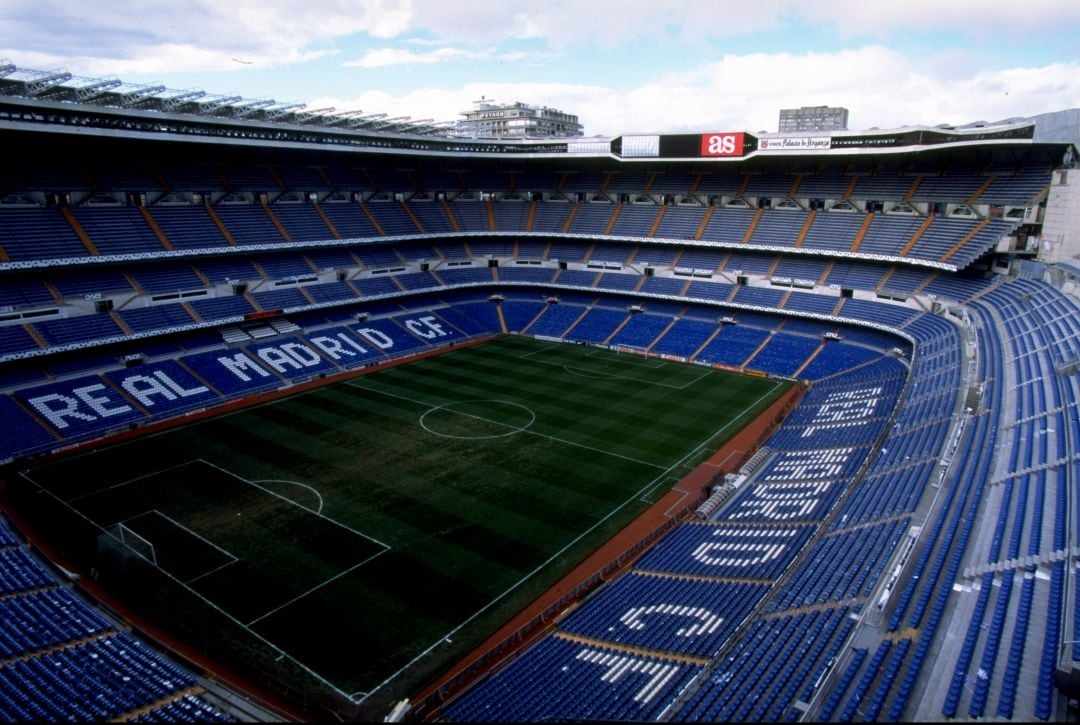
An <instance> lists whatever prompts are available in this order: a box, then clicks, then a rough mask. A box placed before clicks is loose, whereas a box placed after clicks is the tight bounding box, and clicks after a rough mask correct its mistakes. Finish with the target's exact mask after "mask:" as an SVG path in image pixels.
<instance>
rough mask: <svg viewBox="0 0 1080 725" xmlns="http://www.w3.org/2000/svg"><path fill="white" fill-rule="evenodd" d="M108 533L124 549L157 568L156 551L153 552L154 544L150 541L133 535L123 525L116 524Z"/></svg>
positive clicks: (135, 534) (133, 533)
mask: <svg viewBox="0 0 1080 725" xmlns="http://www.w3.org/2000/svg"><path fill="white" fill-rule="evenodd" d="M109 533H110V534H112V535H113V538H115V539H117V540H118V541H119V542H120V543H121V544H123V545H124V546H125V547H126V548H128V549H130V550H131V551H133V552H135V553H136V554H137V555H138V556H140V557H141V558H143V559H145V560H146V561H148V562H150V563H151V564H153V565H154V566H157V563H158V561H157V551H155V550H154V542H152V541H150V539H148V538H146V537H145V536H142V535H140V534H137V533H135V532H134V531H133V530H132V529H130V528H129V527H128V526H127V525H125V524H123V523H118V524H116V525H115V526H113V527H112V528H110V529H109Z"/></svg>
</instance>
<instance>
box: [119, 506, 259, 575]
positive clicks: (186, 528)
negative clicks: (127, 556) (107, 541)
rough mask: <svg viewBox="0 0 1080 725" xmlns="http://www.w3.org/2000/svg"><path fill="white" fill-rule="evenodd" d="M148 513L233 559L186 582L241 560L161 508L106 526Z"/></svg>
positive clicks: (131, 519) (132, 519)
mask: <svg viewBox="0 0 1080 725" xmlns="http://www.w3.org/2000/svg"><path fill="white" fill-rule="evenodd" d="M147 514H157V515H158V516H160V517H161V518H163V519H165V520H166V521H168V522H169V523H171V524H172V525H173V526H175V527H176V528H178V529H181V530H182V531H184V532H186V533H188V534H191V535H192V536H194V537H196V538H198V539H200V540H201V541H202V542H203V543H205V544H209V545H210V546H212V547H214V548H215V549H217V550H218V551H220V552H221V553H222V554H224V555H225V556H227V557H229V559H231V561H227V562H225V563H224V564H219V565H218V566H215V567H214V568H213V569H209V570H207V571H204V572H203V573H202V574H198V575H196V576H193V577H192V578H190V579H187V580H185V581H184V584H191V583H192V582H195V581H198V580H199V579H202V578H203V577H204V576H209V575H211V574H213V573H215V572H218V571H220V570H221V569H224V568H225V567H227V566H232V565H233V564H235V563H236V562H238V561H240V557H238V556H236V555H235V554H233V553H232V552H231V551H229V550H228V549H223V548H221V547H220V546H218V545H217V544H215V543H214V542H213V541H210V539H208V538H206V537H205V536H203V535H202V534H200V533H199V532H198V531H195V530H194V529H192V528H191V527H190V526H188V525H186V524H182V523H180V522H179V521H177V520H176V519H174V518H172V517H171V516H168V515H167V514H165V513H163V512H162V511H161V510H160V509H148V510H146V511H143V512H142V513H141V514H135V515H134V516H129V517H128V518H126V519H124V520H123V521H118V522H117V523H116V524H113V525H112V526H108V527H106V528H108V529H111V528H113V526H116V525H117V524H124V525H125V526H127V524H128V522H129V521H134V520H135V519H139V518H142V517H143V516H146V515H147ZM128 528H131V527H130V526H128ZM132 530H133V531H134V529H132ZM135 533H138V532H135ZM144 538H145V537H144ZM149 541H150V543H151V544H153V543H154V542H153V540H149ZM136 553H138V552H136ZM155 566H157V568H159V569H162V570H164V569H165V568H164V567H163V566H161V565H160V564H155Z"/></svg>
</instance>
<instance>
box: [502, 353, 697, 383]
mask: <svg viewBox="0 0 1080 725" xmlns="http://www.w3.org/2000/svg"><path fill="white" fill-rule="evenodd" d="M563 346H564V343H556V344H555V345H554V346H551V347H545V348H542V349H540V350H534V351H533V352H529V353H525V354H524V355H518V359H519V360H529V359H530V358H531V357H532V356H534V355H540V354H542V353H544V352H547V351H548V350H555V349H561V348H562V347H563ZM598 354H599V353H598V352H597V351H593V352H592V353H589V354H588V355H587V356H586V357H592V356H593V355H598ZM530 361H531V362H535V363H539V364H540V365H548V366H550V367H561V368H562V369H563V371H565V372H567V373H569V374H570V375H577V376H579V377H583V378H594V379H612V378H613V379H616V380H628V381H630V382H632V383H635V384H637V385H653V386H656V387H658V388H667V389H669V390H686V389H687V388H688V387H690V386H691V385H693V384H695V383H697V382H699V381H700V380H702V379H703V378H705V377H706V376H707V375H708V374H709V373H711V372H712V368H705V369H704V370H703V371H702V373H701V375H698V376H697V377H696V378H694V379H693V380H688V381H687V382H685V383H683V384H682V385H672V384H670V383H659V382H656V381H654V380H641V379H640V378H636V377H633V376H632V375H620V374H618V373H608V372H603V371H593V370H584V369H582V368H577V367H575V366H573V365H568V364H566V363H558V362H550V361H547V360H540V359H533V360H530ZM660 363H661V364H660V365H658V366H656V367H655V368H647V369H649V370H658V369H659V368H661V367H665V366H666V365H667V361H666V360H661V361H660ZM622 364H623V365H632V366H634V367H644V366H642V365H639V364H637V363H626V362H623V363H622Z"/></svg>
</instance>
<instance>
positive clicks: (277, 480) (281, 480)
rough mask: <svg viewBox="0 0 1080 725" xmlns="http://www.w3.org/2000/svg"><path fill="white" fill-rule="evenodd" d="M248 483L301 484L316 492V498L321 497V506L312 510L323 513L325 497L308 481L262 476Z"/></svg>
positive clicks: (302, 486)
mask: <svg viewBox="0 0 1080 725" xmlns="http://www.w3.org/2000/svg"><path fill="white" fill-rule="evenodd" d="M248 483H252V484H255V483H289V484H292V485H293V486H300V487H301V488H306V489H307V490H308V491H311V492H312V493H313V494H315V498H317V499H319V508H318V509H316V510H315V511H312V513H315V514H321V513H322V510H323V497H322V494H321V493H319V492H318V491H317V490H315V488H314V487H313V486H309V485H307V484H306V483H300V482H299V481H287V480H285V479H284V478H260V479H258V480H252V481H248ZM297 505H302V504H297ZM303 508H306V509H307V510H308V511H311V509H310V508H308V507H307V506H304V507H303Z"/></svg>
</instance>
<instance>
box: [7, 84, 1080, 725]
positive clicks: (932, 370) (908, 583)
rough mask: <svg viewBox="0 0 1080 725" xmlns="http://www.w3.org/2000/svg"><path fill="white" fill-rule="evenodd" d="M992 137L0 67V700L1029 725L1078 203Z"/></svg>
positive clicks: (1067, 632) (204, 708)
mask: <svg viewBox="0 0 1080 725" xmlns="http://www.w3.org/2000/svg"><path fill="white" fill-rule="evenodd" d="M1035 137H1036V134H1035V125H1034V123H1032V122H1030V121H1016V122H1012V123H1007V124H1001V125H979V126H975V127H970V128H949V127H937V128H927V127H910V128H902V129H892V130H873V131H840V132H832V133H814V134H806V135H801V136H793V135H784V134H768V133H751V132H749V131H745V130H740V129H727V130H703V131H702V132H701V133H694V134H662V133H661V134H634V135H624V136H620V137H614V138H580V137H574V138H566V139H542V140H515V141H505V142H504V141H498V140H494V139H465V138H456V137H454V136H453V135H451V134H450V133H448V132H447V131H446V129H445V128H444V127H440V126H439V125H437V124H434V125H433V124H430V123H428V122H419V121H418V122H412V121H410V120H408V119H387V118H386V117H385V116H379V115H375V116H368V117H362V116H358V115H356V114H347V113H336V112H333V110H332V109H323V110H320V111H311V110H308V109H305V108H304V107H302V106H296V105H288V104H280V103H277V102H274V101H265V100H264V101H253V100H251V99H243V98H240V97H223V96H210V95H207V94H205V93H202V92H201V91H187V92H181V91H175V90H171V89H165V88H163V87H142V86H131V85H129V84H124V83H122V82H120V81H117V80H113V79H86V78H75V77H72V76H71V75H70V74H67V73H65V72H56V73H45V72H40V71H28V70H25V69H20V68H16V67H15V66H14V65H11V64H6V65H3V66H0V139H2V142H3V146H4V148H5V150H6V153H5V159H6V160H5V164H4V165H3V167H2V168H0V428H2V430H3V435H0V463H2V468H0V508H2V510H3V515H0V622H2V623H3V626H2V627H0V719H3V720H10V721H16V720H20V721H22V720H68V719H85V720H130V721H151V720H182V721H223V722H224V721H234V720H241V721H274V720H281V719H286V720H309V719H316V718H318V719H322V718H326V717H337V718H339V719H373V718H383V717H386V718H388V719H392V720H411V721H449V722H466V721H468V722H472V721H506V720H516V721H540V720H590V719H599V720H605V721H618V720H627V721H661V720H663V721H675V720H678V721H697V720H705V721H719V720H738V721H744V720H769V721H777V720H788V721H832V720H841V721H850V720H852V719H856V718H857V719H861V720H877V719H889V720H917V721H930V720H940V719H945V718H949V719H951V718H984V717H986V718H991V717H993V718H999V719H1004V720H1022V721H1028V720H1032V719H1037V720H1065V719H1067V718H1068V717H1070V716H1071V715H1072V714H1073V712H1072V709H1071V708H1072V707H1073V706H1072V705H1070V703H1071V702H1074V701H1075V699H1074V698H1076V697H1077V694H1078V692H1080V684H1078V674H1077V673H1078V667H1080V647H1078V646H1077V644H1076V643H1077V641H1078V640H1080V634H1078V631H1077V630H1078V627H1080V596H1078V593H1080V578H1078V576H1077V563H1076V561H1074V555H1075V552H1077V551H1078V548H1077V546H1078V545H1077V524H1078V523H1080V499H1078V498H1077V481H1078V479H1077V476H1078V472H1080V415H1078V413H1080V378H1078V377H1077V375H1076V374H1075V373H1076V372H1077V369H1078V362H1080V314H1078V313H1080V310H1078V302H1080V296H1078V289H1080V288H1078V287H1077V278H1078V277H1080V264H1078V263H1077V262H1076V257H1077V254H1078V252H1080V238H1078V237H1077V229H1078V228H1080V224H1078V220H1080V191H1078V186H1077V184H1076V183H1075V179H1071V178H1070V177H1072V176H1074V175H1075V170H1074V168H1073V158H1074V157H1075V154H1076V149H1075V148H1074V146H1073V145H1072V144H1070V143H1065V142H1045V141H1036V140H1035ZM1070 181H1072V182H1073V183H1070Z"/></svg>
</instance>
